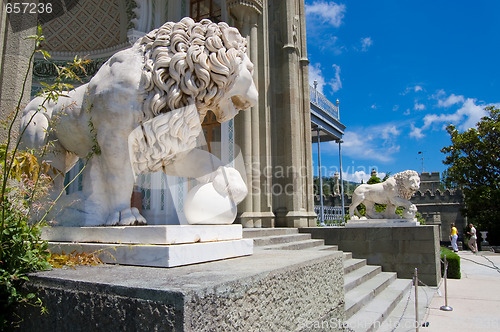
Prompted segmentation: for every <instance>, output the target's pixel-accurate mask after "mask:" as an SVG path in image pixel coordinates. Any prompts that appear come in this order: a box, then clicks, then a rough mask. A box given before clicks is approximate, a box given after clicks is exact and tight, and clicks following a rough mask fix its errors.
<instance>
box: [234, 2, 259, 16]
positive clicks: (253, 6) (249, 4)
mask: <svg viewBox="0 0 500 332" xmlns="http://www.w3.org/2000/svg"><path fill="white" fill-rule="evenodd" d="M226 4H227V8H234V7H238V6H243V7H247V8H251V9H254V10H255V11H256V12H257V13H258V14H259V15H260V14H262V1H261V0H227V2H226Z"/></svg>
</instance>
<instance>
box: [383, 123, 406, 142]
mask: <svg viewBox="0 0 500 332" xmlns="http://www.w3.org/2000/svg"><path fill="white" fill-rule="evenodd" d="M380 130H381V132H382V138H383V139H385V140H388V139H391V136H394V137H397V136H399V134H400V133H401V132H400V131H399V130H398V128H396V126H395V125H387V126H383V127H381V129H380Z"/></svg>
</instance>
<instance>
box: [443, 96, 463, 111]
mask: <svg viewBox="0 0 500 332" xmlns="http://www.w3.org/2000/svg"><path fill="white" fill-rule="evenodd" d="M464 101H465V97H464V96H457V95H455V94H453V93H452V94H451V95H450V96H449V97H448V98H446V99H438V107H445V108H447V107H450V106H453V105H455V104H459V103H463V102H464Z"/></svg>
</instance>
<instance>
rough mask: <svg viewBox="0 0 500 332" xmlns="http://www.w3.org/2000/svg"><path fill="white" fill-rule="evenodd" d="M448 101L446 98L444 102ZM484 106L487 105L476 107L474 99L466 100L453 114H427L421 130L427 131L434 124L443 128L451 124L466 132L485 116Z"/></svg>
mask: <svg viewBox="0 0 500 332" xmlns="http://www.w3.org/2000/svg"><path fill="white" fill-rule="evenodd" d="M452 96H455V95H452ZM450 97H451V96H450ZM455 97H456V96H455ZM453 98H454V97H453ZM448 99H450V98H447V99H446V100H448ZM446 100H445V101H446ZM459 102H460V101H459ZM459 102H458V103H459ZM450 105H453V104H450ZM486 106H488V105H476V99H472V98H467V99H465V101H464V102H463V104H462V106H461V107H460V108H459V109H458V110H457V111H456V112H455V113H449V114H446V113H442V114H427V115H426V116H425V117H424V126H423V127H422V129H428V128H430V127H431V126H432V125H434V124H442V125H443V127H445V126H446V125H448V124H453V125H455V126H457V127H458V129H460V130H467V129H469V128H472V127H474V126H475V125H476V124H477V123H478V122H479V120H481V118H482V117H483V116H485V115H486V112H485V111H484V108H485V107H486ZM443 107H444V106H443Z"/></svg>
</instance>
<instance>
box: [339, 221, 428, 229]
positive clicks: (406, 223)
mask: <svg viewBox="0 0 500 332" xmlns="http://www.w3.org/2000/svg"><path fill="white" fill-rule="evenodd" d="M409 226H420V222H418V221H415V220H410V219H360V220H349V221H348V222H346V224H345V227H348V228H354V227H357V228H360V227H409Z"/></svg>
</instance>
